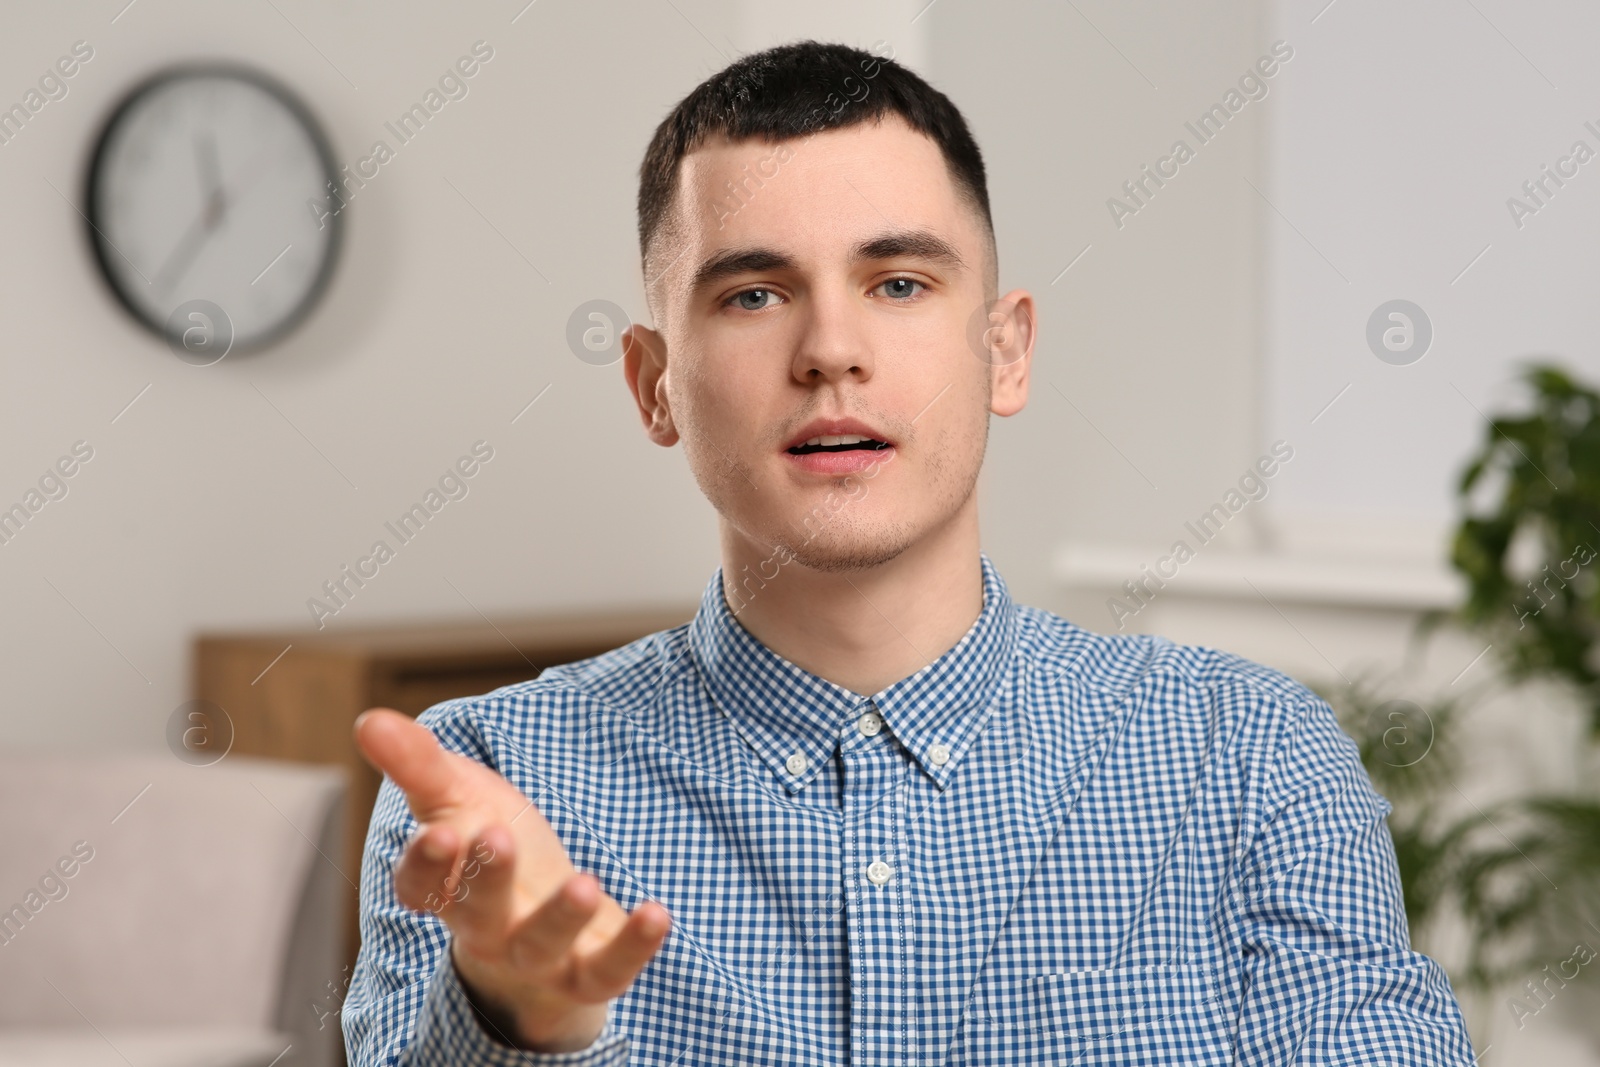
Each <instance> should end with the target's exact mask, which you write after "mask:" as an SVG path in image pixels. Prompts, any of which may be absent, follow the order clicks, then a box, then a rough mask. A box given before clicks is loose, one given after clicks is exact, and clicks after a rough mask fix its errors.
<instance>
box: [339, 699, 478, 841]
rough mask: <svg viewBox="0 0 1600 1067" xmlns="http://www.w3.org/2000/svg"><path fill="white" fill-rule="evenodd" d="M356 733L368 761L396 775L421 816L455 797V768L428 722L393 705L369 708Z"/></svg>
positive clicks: (358, 720) (416, 811)
mask: <svg viewBox="0 0 1600 1067" xmlns="http://www.w3.org/2000/svg"><path fill="white" fill-rule="evenodd" d="M355 737H356V745H357V747H359V748H360V749H361V754H362V755H363V756H365V757H366V758H367V762H368V763H371V764H372V765H373V766H374V767H376V768H377V769H378V770H380V771H382V772H383V773H384V774H387V775H388V776H389V777H390V778H392V779H394V784H395V785H397V786H399V787H400V790H401V792H403V793H405V795H406V800H407V801H408V802H409V803H410V805H411V813H412V814H413V815H415V816H416V817H417V818H418V819H419V820H422V821H424V822H425V821H427V816H428V815H430V814H431V813H433V812H435V811H437V810H439V809H441V808H445V807H449V806H450V805H451V804H452V803H453V802H454V801H455V799H456V789H455V785H456V783H457V781H458V775H457V773H456V768H455V767H454V766H452V764H451V761H450V754H449V753H447V752H446V751H445V750H444V748H443V747H441V746H440V744H439V739H438V738H436V737H434V736H433V732H432V731H430V730H429V729H428V728H427V727H426V726H421V725H418V724H417V722H416V721H415V720H413V719H411V718H409V717H407V716H405V715H402V714H400V713H399V712H398V711H394V710H392V709H390V708H369V709H368V710H366V711H364V712H362V713H361V714H360V715H359V716H357V717H356V722H355Z"/></svg>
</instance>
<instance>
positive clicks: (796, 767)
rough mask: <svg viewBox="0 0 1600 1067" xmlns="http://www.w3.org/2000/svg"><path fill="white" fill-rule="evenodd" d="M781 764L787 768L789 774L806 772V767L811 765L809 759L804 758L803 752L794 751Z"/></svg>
mask: <svg viewBox="0 0 1600 1067" xmlns="http://www.w3.org/2000/svg"><path fill="white" fill-rule="evenodd" d="M783 765H784V766H785V767H787V768H789V773H790V774H796V775H798V774H804V773H806V768H807V767H809V766H811V761H810V760H808V759H806V757H805V756H804V754H802V753H799V752H796V753H795V754H794V755H792V756H790V757H789V758H788V759H787V760H786V761H784V764H783Z"/></svg>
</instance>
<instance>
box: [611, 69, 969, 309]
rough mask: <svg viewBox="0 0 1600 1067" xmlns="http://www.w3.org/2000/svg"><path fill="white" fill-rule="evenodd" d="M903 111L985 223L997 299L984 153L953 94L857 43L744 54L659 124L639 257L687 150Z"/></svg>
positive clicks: (644, 186)
mask: <svg viewBox="0 0 1600 1067" xmlns="http://www.w3.org/2000/svg"><path fill="white" fill-rule="evenodd" d="M886 114H895V115H899V116H900V117H901V118H902V119H904V120H905V122H906V123H907V125H909V126H910V127H911V128H912V129H914V130H916V131H917V132H919V133H922V134H924V135H926V136H928V137H930V138H932V140H933V141H934V143H935V144H937V145H938V146H939V151H940V152H941V153H942V154H943V156H944V160H945V164H946V166H948V167H949V168H950V174H951V177H952V179H953V180H954V183H955V187H956V191H957V193H958V194H959V195H960V196H961V197H962V199H963V200H965V201H966V202H967V203H968V204H969V206H970V207H971V208H972V209H973V211H974V212H975V213H976V215H977V216H978V218H979V219H980V220H982V223H983V228H982V232H983V236H984V238H985V240H986V242H987V245H988V251H989V259H990V262H989V264H988V275H989V276H988V277H986V278H985V279H984V286H985V296H988V297H991V298H992V297H993V296H994V295H996V294H994V293H993V292H991V291H990V290H992V289H993V288H994V285H993V281H992V279H993V275H994V273H995V272H997V271H998V269H999V267H998V264H996V263H995V262H994V220H993V218H992V217H991V215H990V213H989V187H988V183H987V181H986V180H985V178H984V170H983V154H982V153H981V152H979V151H978V144H977V142H976V141H974V140H973V139H972V134H971V132H970V131H969V130H968V129H967V123H966V120H965V119H964V118H962V116H961V112H960V111H959V110H957V109H956V106H955V105H954V104H953V103H951V102H950V98H949V97H947V96H945V95H944V94H943V93H941V92H940V91H939V90H937V89H935V88H934V87H933V86H931V85H929V84H928V83H927V82H926V81H924V80H923V79H922V78H921V77H920V76H918V75H917V74H916V73H915V72H913V71H911V70H909V69H907V68H906V67H903V66H901V65H900V64H899V63H897V62H895V61H894V60H893V59H885V58H882V57H880V56H877V55H875V54H873V53H872V52H867V51H863V50H862V49H859V48H853V47H851V46H849V45H844V44H834V43H828V42H822V41H814V40H806V41H796V42H793V43H790V44H784V45H779V46H777V47H775V48H769V49H767V50H766V51H764V52H756V53H754V54H752V55H748V56H743V57H741V58H739V59H737V60H735V61H734V62H733V63H731V64H729V65H728V66H727V67H724V68H723V69H722V70H720V71H718V72H717V73H716V74H714V75H712V76H711V77H710V78H707V79H706V80H705V81H703V82H701V83H700V84H699V85H698V86H696V87H695V88H694V90H693V91H692V92H690V93H689V95H688V96H686V97H684V98H683V99H682V100H681V101H679V102H678V106H677V107H675V108H673V109H672V112H671V114H669V115H668V116H667V117H666V118H665V119H663V120H662V121H661V124H660V125H659V126H657V127H656V132H655V136H654V137H652V138H651V139H650V147H649V148H648V149H646V150H645V154H644V161H643V162H642V163H641V164H640V165H639V255H640V258H641V260H643V262H644V263H645V265H646V266H645V277H646V278H649V277H650V269H649V263H650V252H651V245H652V243H653V242H654V241H655V239H656V237H657V235H658V233H659V232H660V230H661V228H662V227H663V226H664V225H667V224H668V223H669V221H670V220H669V216H670V213H671V211H672V208H673V201H674V198H675V197H676V195H677V191H678V185H679V180H678V179H679V172H680V167H679V164H680V163H681V162H682V160H683V157H684V156H686V155H688V154H689V153H690V152H692V151H694V150H695V149H696V148H698V147H699V146H700V145H702V144H704V143H705V141H706V140H707V139H708V138H711V137H714V136H717V135H719V134H721V135H723V136H726V137H727V138H728V139H729V140H731V141H735V142H738V141H744V140H750V139H759V140H762V141H765V142H767V143H769V144H775V143H778V142H780V141H787V140H792V139H794V138H798V137H806V136H809V135H811V134H815V133H820V132H822V131H824V130H832V129H840V128H843V127H847V126H853V125H856V124H858V123H862V122H866V121H867V120H869V119H871V120H874V121H881V120H882V118H883V116H885V115H886Z"/></svg>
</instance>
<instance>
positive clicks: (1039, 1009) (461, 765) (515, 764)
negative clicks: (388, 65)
mask: <svg viewBox="0 0 1600 1067" xmlns="http://www.w3.org/2000/svg"><path fill="white" fill-rule="evenodd" d="M639 229H640V244H641V250H642V254H643V259H644V275H645V278H646V279H647V281H646V289H647V295H648V298H649V303H650V311H651V315H652V317H653V319H654V322H655V323H656V328H655V329H646V328H643V327H638V326H635V327H632V328H630V329H629V330H628V331H627V334H626V344H627V348H626V353H625V361H624V368H625V372H626V376H627V381H628V385H629V388H630V389H631V390H632V392H633V395H634V397H635V399H636V401H637V403H638V407H639V412H640V416H641V418H642V420H643V422H644V424H645V427H646V431H647V433H648V435H649V437H650V439H651V440H652V441H654V442H656V443H657V444H660V445H663V446H671V445H673V444H675V443H677V442H678V441H680V440H681V441H682V442H683V445H684V452H685V455H686V458H687V459H688V462H689V464H690V466H691V468H692V469H693V471H694V475H695V478H696V479H697V481H698V483H699V485H700V488H701V489H702V491H703V492H704V493H705V495H706V496H707V498H708V499H709V500H710V501H711V503H712V505H713V506H714V507H715V508H716V509H717V512H718V514H719V515H720V529H721V555H722V565H721V567H720V568H719V569H718V570H717V572H716V573H715V574H714V575H713V576H712V578H711V581H710V583H709V584H708V585H707V586H706V587H705V592H704V594H703V596H702V599H701V601H700V607H699V611H698V613H697V614H696V616H695V618H694V620H693V621H692V622H690V623H687V624H685V625H683V626H680V627H677V628H675V629H671V630H667V631H664V632H662V633H658V634H654V635H652V636H650V637H647V638H645V639H643V640H640V641H637V642H635V643H633V644H630V645H627V646H626V647H624V648H621V649H618V650H616V651H614V652H611V653H608V654H606V655H603V656H600V657H597V658H595V659H591V660H587V661H584V662H580V663H574V664H569V665H566V666H563V667H557V668H553V669H551V670H548V671H546V672H545V673H544V674H542V675H541V676H540V677H539V678H537V679H535V680H533V681H529V682H525V683H522V684H520V685H514V686H509V687H507V688H504V689H500V690H497V691H496V692H494V693H490V694H488V695H486V696H481V697H471V698H463V699H459V700H452V701H448V702H446V703H444V704H440V705H438V706H436V707H434V708H431V709H429V710H428V712H427V713H426V714H424V715H423V716H422V717H421V718H420V719H418V720H417V721H416V722H415V723H413V722H411V721H409V720H408V719H406V718H405V717H404V716H402V715H400V714H398V713H396V712H392V711H388V710H384V709H378V710H374V711H372V712H369V713H368V714H367V715H365V716H363V717H362V719H361V720H360V722H359V723H358V724H357V728H356V731H357V740H358V742H359V744H360V746H361V748H362V750H363V752H364V753H365V754H366V755H367V757H368V758H369V759H370V760H371V761H372V762H373V763H374V765H376V766H377V767H379V768H381V769H382V770H383V771H385V772H386V774H387V778H386V780H385V782H384V785H383V789H382V792H381V794H380V796H379V799H378V803H377V807H376V809H375V811H374V812H373V816H372V826H371V831H370V833H369V836H368V839H367V846H366V855H365V859H364V862H363V865H362V879H361V881H362V910H361V934H362V949H361V957H360V961H359V963H358V965H357V968H356V973H355V976H354V981H353V984H352V986H351V989H350V992H349V996H348V998H347V999H346V1001H345V1004H344V1009H343V1025H344V1032H345V1038H346V1042H347V1044H348V1047H349V1052H350V1060H351V1062H352V1064H354V1065H356V1067H368V1065H376V1064H380V1063H381V1064H393V1063H407V1064H447V1063H448V1064H472V1065H479V1064H507V1065H509V1064H525V1065H537V1064H622V1063H632V1064H662V1065H665V1064H704V1063H727V1064H755V1063H818V1064H821V1063H830V1064H846V1063H849V1064H880V1063H881V1064H897V1065H899V1064H906V1065H911V1064H938V1063H957V1064H1013V1063H1015V1064H1023V1063H1026V1064H1035V1063H1037V1064H1043V1063H1057V1062H1060V1063H1074V1064H1090V1063H1095V1064H1100V1063H1106V1064H1111V1063H1116V1064H1127V1063H1183V1064H1233V1063H1239V1064H1286V1063H1317V1064H1324V1063H1325V1064H1333V1063H1339V1064H1355V1063H1360V1064H1367V1063H1385V1064H1391V1065H1393V1064H1427V1065H1429V1067H1437V1065H1440V1064H1459V1065H1462V1067H1465V1065H1467V1064H1470V1063H1471V1062H1472V1052H1471V1049H1470V1046H1469V1042H1468V1039H1467V1036H1466V1033H1465V1030H1464V1027H1463V1024H1462V1020H1461V1016H1460V1012H1459V1010H1458V1009H1457V1006H1456V1004H1455V1001H1454V999H1453V997H1452V994H1451V991H1450V987H1449V984H1448V982H1447V981H1446V979H1445V976H1444V974H1443V973H1442V971H1441V970H1440V969H1439V967H1438V966H1437V965H1436V964H1435V963H1433V962H1432V961H1431V960H1429V959H1427V958H1426V957H1424V956H1421V955H1418V954H1416V953H1414V952H1412V951H1411V950H1410V947H1409V944H1408V935H1407V930H1406V924H1405V915H1404V912H1403V910H1402V906H1401V892H1400V884H1399V880H1398V877H1397V872H1396V867H1395V861H1394V856H1393V850H1392V845H1391V843H1390V839H1389V836H1388V830H1387V827H1386V825H1385V823H1384V818H1385V815H1386V814H1387V812H1388V805H1387V803H1386V802H1385V801H1384V800H1383V799H1382V798H1381V797H1379V796H1378V795H1377V794H1376V793H1375V792H1374V791H1373V789H1372V786H1371V784H1370V782H1369V781H1368V779H1367V776H1366V774H1365V773H1364V772H1363V770H1362V768H1361V765H1360V763H1359V762H1358V760H1357V757H1356V750H1355V746H1354V745H1353V744H1352V743H1351V742H1350V741H1349V740H1348V739H1347V738H1346V737H1345V736H1344V735H1343V734H1342V733H1341V732H1340V730H1339V728H1338V727H1337V725H1336V724H1335V722H1334V718H1333V715H1332V713H1331V709H1330V708H1329V707H1328V706H1327V705H1326V704H1325V703H1324V702H1323V701H1321V700H1320V699H1318V698H1317V697H1316V696H1315V695H1313V694H1312V693H1311V692H1310V691H1309V690H1307V689H1305V688H1304V687H1302V686H1301V685H1299V684H1297V683H1296V682H1294V681H1292V680H1291V679H1289V678H1288V677H1286V676H1285V675H1283V674H1280V673H1278V672H1276V671H1273V670H1270V669H1267V668H1265V667H1262V666H1259V665H1257V664H1254V663H1251V662H1249V661H1246V660H1243V659H1240V658H1238V657H1235V656H1231V655H1228V654H1225V653H1221V652H1218V651H1215V650H1211V649H1206V648H1199V647H1191V646H1180V645H1175V644H1173V643H1171V642H1169V641H1165V640H1162V639H1159V638H1151V637H1136V636H1115V637H1107V636H1099V635H1096V634H1093V633H1090V632H1089V631H1087V630H1084V629H1082V628H1080V627H1077V626H1075V625H1073V624H1072V623H1070V622H1068V621H1067V620H1065V619H1063V618H1060V617H1058V616H1056V615H1053V614H1051V613H1049V612H1045V611H1042V610H1039V609H1035V608H1031V607H1025V606H1022V605H1018V604H1016V603H1014V602H1013V601H1012V600H1011V599H1010V597H1009V595H1008V593H1007V589H1006V585H1005V583H1004V582H1003V581H1002V580H1001V577H1000V575H999V573H998V572H997V571H996V570H995V568H994V566H993V565H992V563H991V562H990V561H989V559H988V557H987V556H986V555H985V554H983V553H982V552H981V551H980V548H979V538H978V519H977V498H976V496H975V494H974V488H975V485H976V483H977V479H978V472H979V468H980V466H981V464H982V460H983V454H984V447H985V442H986V438H987V431H988V425H989V417H990V415H991V414H994V415H1002V416H1005V415H1012V414H1015V413H1016V412H1018V411H1020V410H1021V409H1022V407H1023V404H1024V403H1025V402H1026V400H1027V394H1028V384H1029V379H1028V372H1029V366H1030V361H1031V359H1032V355H1033V345H1034V339H1035V335H1034V330H1033V322H1034V308H1033V300H1032V298H1031V297H1030V296H1029V294H1028V293H1026V292H1025V291H1023V290H1020V289H1019V290H1013V291H1011V292H1009V293H1007V294H1006V295H1005V296H1004V297H997V292H998V285H997V274H998V265H997V259H996V253H995V245H994V237H993V232H992V228H991V224H990V219H989V208H988V197H987V193H986V186H985V180H984V169H983V163H982V160H981V157H980V154H979V152H978V148H977V146H976V145H975V144H974V142H973V140H972V138H971V136H970V134H969V133H968V130H967V127H966V124H965V122H964V121H963V120H962V118H961V116H960V114H959V113H958V112H957V110H956V109H955V107H954V106H953V105H952V104H951V103H950V101H949V100H948V99H947V98H946V97H945V96H943V95H942V94H940V93H938V92H936V91H935V90H933V89H932V88H930V87H929V86H928V85H927V84H926V83H925V82H924V81H923V80H922V79H920V78H918V77H917V76H916V75H915V74H913V73H911V72H910V71H908V70H906V69H904V68H902V67H900V66H898V65H897V64H895V63H893V62H892V61H890V60H887V59H883V58H879V57H878V56H875V55H873V54H870V53H867V52H862V51H858V50H855V49H851V48H846V47H843V46H839V45H824V44H818V43H816V42H804V43H800V44H794V45H787V46H784V47H781V48H775V49H772V50H770V51H767V52H763V53H761V54H759V55H755V56H750V57H747V58H745V59H741V60H740V61H738V62H736V63H734V64H733V65H732V66H730V67H728V68H727V69H726V70H724V71H722V72H721V73H719V74H717V75H715V76H714V77H712V78H711V79H709V80H708V81H706V82H705V83H704V84H702V85H701V86H699V87H698V88H697V89H696V90H695V91H694V92H693V93H691V94H690V95H689V96H688V97H687V98H685V99H684V100H683V102H682V103H680V104H679V105H678V107H677V108H676V109H675V110H674V111H673V113H672V114H671V115H670V116H668V118H667V119H666V120H665V121H664V122H663V123H662V124H661V126H660V127H659V128H658V130H657V131H656V134H655V138H654V140H653V141H652V143H651V145H650V148H649V150H648V152H647V153H646V155H645V160H644V164H643V167H642V168H641V183H640V193H639ZM987 324H994V325H993V326H992V328H988V329H985V327H986V325H987Z"/></svg>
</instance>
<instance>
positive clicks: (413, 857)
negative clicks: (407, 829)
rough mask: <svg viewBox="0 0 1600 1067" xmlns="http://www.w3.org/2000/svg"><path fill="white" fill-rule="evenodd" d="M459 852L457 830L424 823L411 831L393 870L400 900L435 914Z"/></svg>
mask: <svg viewBox="0 0 1600 1067" xmlns="http://www.w3.org/2000/svg"><path fill="white" fill-rule="evenodd" d="M460 851H461V835H460V833H458V832H457V831H456V829H455V828H454V827H451V826H448V825H445V824H443V823H431V824H428V825H426V826H423V827H422V828H421V829H420V830H418V831H417V832H416V833H415V834H413V835H412V836H411V840H410V841H408V842H406V848H405V851H404V852H403V853H402V854H401V856H400V862H399V863H397V864H395V869H394V889H395V896H397V897H399V898H400V903H402V904H404V905H405V906H406V907H408V908H410V909H411V910H412V911H428V912H433V913H434V914H438V912H439V911H441V910H442V909H443V907H444V904H445V902H446V901H447V900H448V899H449V898H448V897H447V896H446V895H445V894H446V889H447V886H446V882H447V880H448V878H449V876H450V873H451V872H452V871H453V870H455V866H456V859H457V856H458V854H459V853H460Z"/></svg>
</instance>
